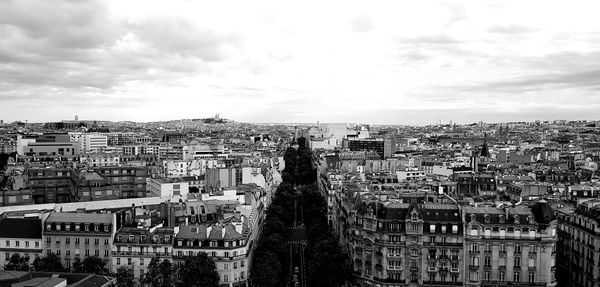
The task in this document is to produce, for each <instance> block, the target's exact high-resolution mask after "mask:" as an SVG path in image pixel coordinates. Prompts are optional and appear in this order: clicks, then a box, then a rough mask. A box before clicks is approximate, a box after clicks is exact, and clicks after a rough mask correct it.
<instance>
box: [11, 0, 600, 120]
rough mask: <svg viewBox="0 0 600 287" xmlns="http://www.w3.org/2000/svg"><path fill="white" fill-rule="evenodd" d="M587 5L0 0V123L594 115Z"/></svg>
mask: <svg viewBox="0 0 600 287" xmlns="http://www.w3.org/2000/svg"><path fill="white" fill-rule="evenodd" d="M598 11H600V1H574V0H569V1H566V0H565V1H548V0H546V1H522V0H519V1H505V0H502V1H482V0H473V1H468V0H460V1H390V2H385V1H363V2H352V1H297V2H295V3H290V2H287V1H273V2H266V1H239V2H238V1H177V0H170V1H148V0H143V1H142V0H139V1H126V0H115V1H105V0H98V1H95V0H92V1H87V0H71V1H59V0H56V1H46V0H0V119H4V120H5V121H14V120H23V121H24V120H28V121H30V122H38V121H56V120H62V119H72V118H73V117H74V116H75V115H79V118H80V119H90V120H91V119H97V120H133V121H154V120H167V119H181V118H200V117H208V116H212V115H214V114H215V113H220V114H221V116H223V117H226V118H230V119H234V120H238V121H255V122H316V121H321V122H365V123H401V124H426V123H435V122H438V121H439V119H440V118H441V119H444V121H448V120H453V121H455V122H463V123H464V122H474V121H480V120H482V121H488V122H505V121H515V120H536V119H542V120H544V119H599V118H600V115H599V114H600V113H599V112H600V93H599V91H600V20H599V19H600V18H599V17H598Z"/></svg>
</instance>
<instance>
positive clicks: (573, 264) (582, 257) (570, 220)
mask: <svg viewBox="0 0 600 287" xmlns="http://www.w3.org/2000/svg"><path fill="white" fill-rule="evenodd" d="M599 215H600V199H590V200H587V201H584V202H582V203H580V204H579V205H578V206H577V207H576V208H573V206H570V205H565V204H559V205H558V206H557V208H556V216H557V218H558V248H557V250H558V254H557V259H558V260H557V262H558V272H557V273H558V274H560V275H561V276H560V277H559V283H560V286H564V287H575V286H588V287H595V286H600V281H598V278H599V277H600V270H599V269H598V261H597V260H598V258H600V220H599V217H598V216H599Z"/></svg>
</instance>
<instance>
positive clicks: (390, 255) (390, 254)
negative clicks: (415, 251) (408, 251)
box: [387, 253, 402, 257]
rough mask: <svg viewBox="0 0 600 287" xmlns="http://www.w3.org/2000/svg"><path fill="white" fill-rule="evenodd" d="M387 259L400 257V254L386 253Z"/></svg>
mask: <svg viewBox="0 0 600 287" xmlns="http://www.w3.org/2000/svg"><path fill="white" fill-rule="evenodd" d="M387 257H402V254H400V253H388V254H387Z"/></svg>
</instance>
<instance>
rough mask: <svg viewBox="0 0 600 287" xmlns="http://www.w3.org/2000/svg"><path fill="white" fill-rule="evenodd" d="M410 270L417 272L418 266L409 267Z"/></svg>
mask: <svg viewBox="0 0 600 287" xmlns="http://www.w3.org/2000/svg"><path fill="white" fill-rule="evenodd" d="M410 271H411V272H419V267H414V266H413V267H410Z"/></svg>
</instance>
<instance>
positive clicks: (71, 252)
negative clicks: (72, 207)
mask: <svg viewBox="0 0 600 287" xmlns="http://www.w3.org/2000/svg"><path fill="white" fill-rule="evenodd" d="M115 215H116V214H114V213H112V214H111V213H66V212H65V213H63V212H52V213H50V215H49V216H48V217H47V218H46V220H45V222H44V230H43V233H42V234H43V238H44V242H45V243H44V254H49V253H54V254H56V255H58V257H60V258H61V262H62V264H63V266H65V267H66V268H70V267H71V263H72V262H73V260H74V259H75V258H81V260H83V258H85V257H87V256H97V257H100V258H102V260H104V261H105V262H106V263H107V264H106V265H107V266H110V265H111V264H110V262H111V260H110V258H111V251H112V245H113V237H114V234H115V232H116V228H117V227H116V216H115Z"/></svg>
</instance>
